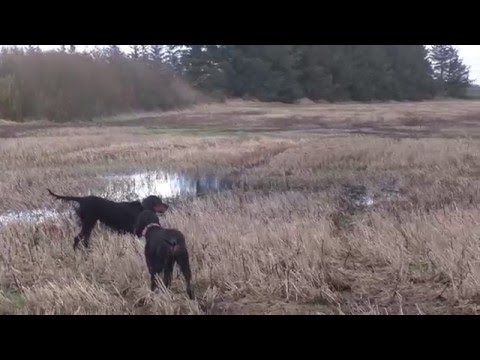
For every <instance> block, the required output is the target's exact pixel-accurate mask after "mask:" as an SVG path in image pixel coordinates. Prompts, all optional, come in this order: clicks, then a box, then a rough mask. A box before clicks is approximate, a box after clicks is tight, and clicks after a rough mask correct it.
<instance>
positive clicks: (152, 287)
mask: <svg viewBox="0 0 480 360" xmlns="http://www.w3.org/2000/svg"><path fill="white" fill-rule="evenodd" d="M156 275H157V274H156V273H155V272H151V273H150V290H152V291H155V289H156V288H157V280H156V279H155V276H156Z"/></svg>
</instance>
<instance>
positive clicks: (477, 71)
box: [0, 45, 480, 85]
mask: <svg viewBox="0 0 480 360" xmlns="http://www.w3.org/2000/svg"><path fill="white" fill-rule="evenodd" d="M0 46H5V45H0ZM39 46H40V47H41V48H42V49H45V50H47V49H56V48H58V47H59V46H60V45H39ZM94 46H97V45H76V47H77V49H78V50H80V51H82V50H84V49H93V47H94ZM98 46H102V45H98ZM119 46H120V47H121V48H122V49H123V50H128V47H129V45H119ZM455 46H457V48H458V50H459V54H460V57H461V58H462V59H463V61H464V63H465V64H466V65H468V66H470V79H471V80H473V81H475V82H476V83H477V84H479V85H480V45H455Z"/></svg>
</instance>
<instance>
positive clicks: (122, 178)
mask: <svg viewBox="0 0 480 360" xmlns="http://www.w3.org/2000/svg"><path fill="white" fill-rule="evenodd" d="M104 179H105V180H106V186H105V189H104V191H102V192H101V193H94V192H92V193H91V195H97V196H102V197H105V198H108V199H112V200H114V201H132V200H137V199H143V198H145V197H147V196H149V195H157V196H160V197H161V198H162V199H173V198H178V197H188V196H200V195H205V194H208V193H213V192H220V191H223V190H228V189H231V187H232V183H231V182H230V181H227V180H226V179H224V178H222V177H219V176H214V175H201V176H188V175H182V174H174V173H165V172H144V173H136V174H131V175H110V176H105V177H104ZM60 214H63V212H59V211H56V210H54V209H35V210H25V211H18V212H13V211H12V212H8V213H5V214H0V225H2V224H9V223H13V222H42V221H45V220H46V219H52V218H57V217H58V216H59V215H60Z"/></svg>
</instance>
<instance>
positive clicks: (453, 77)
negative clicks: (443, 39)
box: [430, 45, 470, 97]
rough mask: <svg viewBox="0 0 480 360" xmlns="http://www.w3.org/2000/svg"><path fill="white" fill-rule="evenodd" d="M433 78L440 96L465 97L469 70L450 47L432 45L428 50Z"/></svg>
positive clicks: (456, 51)
mask: <svg viewBox="0 0 480 360" xmlns="http://www.w3.org/2000/svg"><path fill="white" fill-rule="evenodd" d="M430 60H431V62H432V67H433V77H434V79H435V80H436V82H437V85H438V88H439V91H440V93H441V94H442V95H447V96H453V97H459V96H465V93H466V90H467V88H468V86H469V85H470V80H469V68H468V67H467V66H466V65H464V64H463V62H462V60H461V59H460V57H459V55H458V50H457V49H455V48H454V47H453V46H452V45H434V46H433V47H432V48H431V50H430Z"/></svg>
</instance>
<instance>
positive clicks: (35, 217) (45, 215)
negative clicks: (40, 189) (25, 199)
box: [0, 209, 62, 225]
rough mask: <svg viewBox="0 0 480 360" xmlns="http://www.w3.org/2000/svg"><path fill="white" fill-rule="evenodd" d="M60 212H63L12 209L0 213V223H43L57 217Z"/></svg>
mask: <svg viewBox="0 0 480 360" xmlns="http://www.w3.org/2000/svg"><path fill="white" fill-rule="evenodd" d="M60 214H62V213H60V212H58V211H56V210H53V209H35V210H24V211H10V212H7V213H5V214H2V215H0V225H7V224H11V223H15V222H36V223H42V222H44V221H45V220H48V219H54V218H57V217H59V216H60Z"/></svg>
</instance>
